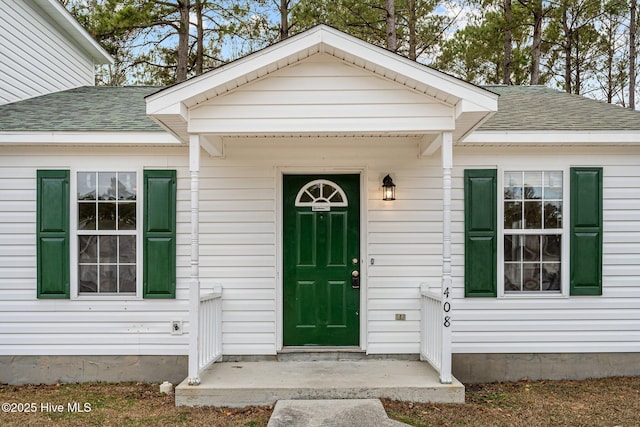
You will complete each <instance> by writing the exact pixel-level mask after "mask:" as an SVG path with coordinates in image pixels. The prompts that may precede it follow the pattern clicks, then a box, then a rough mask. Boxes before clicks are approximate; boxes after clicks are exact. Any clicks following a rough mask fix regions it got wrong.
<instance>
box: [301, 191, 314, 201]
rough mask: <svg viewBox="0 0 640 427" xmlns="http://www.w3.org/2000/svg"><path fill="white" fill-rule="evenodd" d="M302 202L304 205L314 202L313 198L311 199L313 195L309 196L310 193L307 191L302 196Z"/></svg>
mask: <svg viewBox="0 0 640 427" xmlns="http://www.w3.org/2000/svg"><path fill="white" fill-rule="evenodd" d="M300 201H301V202H303V203H309V202H312V201H313V197H311V194H309V192H308V191H305V192H304V193H302V195H301V196H300Z"/></svg>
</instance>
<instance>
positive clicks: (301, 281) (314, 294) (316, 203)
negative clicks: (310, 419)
mask: <svg viewBox="0 0 640 427" xmlns="http://www.w3.org/2000/svg"><path fill="white" fill-rule="evenodd" d="M283 193H284V197H283V199H284V202H283V205H284V206H283V222H284V224H283V242H284V243H283V252H284V254H283V259H284V277H283V282H284V293H283V295H284V304H283V307H284V339H283V341H284V345H286V346H302V345H322V346H353V345H358V343H359V336H360V334H359V311H360V289H359V279H360V278H359V273H360V261H359V260H360V250H359V248H360V176H359V175H286V176H284V182H283ZM354 276H355V279H354Z"/></svg>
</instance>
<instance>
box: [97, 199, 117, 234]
mask: <svg viewBox="0 0 640 427" xmlns="http://www.w3.org/2000/svg"><path fill="white" fill-rule="evenodd" d="M115 229H116V204H115V203H98V230H115Z"/></svg>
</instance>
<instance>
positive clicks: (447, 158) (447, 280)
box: [440, 132, 453, 384]
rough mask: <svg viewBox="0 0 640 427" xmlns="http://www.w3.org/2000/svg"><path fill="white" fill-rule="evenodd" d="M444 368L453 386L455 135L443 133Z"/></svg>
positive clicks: (446, 381)
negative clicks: (452, 233) (453, 170)
mask: <svg viewBox="0 0 640 427" xmlns="http://www.w3.org/2000/svg"><path fill="white" fill-rule="evenodd" d="M441 152H442V217H443V221H442V320H443V322H442V358H441V361H442V368H441V370H440V382H441V383H443V384H451V382H452V378H451V323H452V320H451V300H452V298H451V294H452V290H451V170H452V168H453V134H452V133H451V132H443V133H442V148H441Z"/></svg>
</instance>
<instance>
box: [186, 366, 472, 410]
mask: <svg viewBox="0 0 640 427" xmlns="http://www.w3.org/2000/svg"><path fill="white" fill-rule="evenodd" d="M175 397H176V405H177V406H229V407H244V406H251V405H272V404H274V403H275V402H276V401H278V400H314V399H323V400H324V399H378V398H381V397H386V398H389V399H395V400H402V401H413V402H448V403H462V402H464V386H463V385H462V384H461V383H460V382H459V381H458V380H456V379H455V378H454V380H453V383H452V384H441V383H440V380H439V379H438V375H437V373H436V372H435V371H434V370H433V368H431V366H430V365H429V364H428V363H425V362H419V361H408V360H342V361H288V362H275V361H261V362H223V363H214V364H213V365H212V366H211V367H210V368H209V369H207V370H206V371H205V372H204V373H203V374H202V376H201V384H200V385H199V386H190V385H188V384H187V382H186V380H185V381H183V382H182V383H181V384H180V385H179V386H178V387H176V391H175Z"/></svg>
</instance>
